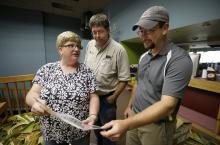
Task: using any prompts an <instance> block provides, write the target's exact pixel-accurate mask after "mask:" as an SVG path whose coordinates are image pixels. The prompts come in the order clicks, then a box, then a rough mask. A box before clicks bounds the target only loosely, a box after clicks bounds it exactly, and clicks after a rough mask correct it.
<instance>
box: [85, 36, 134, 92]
mask: <svg viewBox="0 0 220 145" xmlns="http://www.w3.org/2000/svg"><path fill="white" fill-rule="evenodd" d="M85 64H86V65H87V66H88V67H89V68H91V69H92V70H93V72H94V74H95V75H96V82H97V86H98V90H97V93H98V95H105V94H108V93H109V92H112V91H115V90H116V87H117V84H118V82H119V81H129V80H130V67H129V61H128V55H127V52H126V50H125V49H124V48H123V47H122V46H121V44H119V43H118V42H116V41H115V40H113V39H111V38H109V40H108V41H107V42H106V43H105V44H104V46H103V47H97V46H96V42H95V40H91V41H90V42H89V43H88V45H87V48H86V54H85Z"/></svg>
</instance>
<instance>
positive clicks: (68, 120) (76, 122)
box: [55, 112, 101, 131]
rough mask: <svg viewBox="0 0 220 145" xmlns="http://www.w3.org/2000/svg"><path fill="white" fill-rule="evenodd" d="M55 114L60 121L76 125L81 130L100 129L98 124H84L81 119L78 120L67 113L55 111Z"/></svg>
mask: <svg viewBox="0 0 220 145" xmlns="http://www.w3.org/2000/svg"><path fill="white" fill-rule="evenodd" d="M55 116H56V117H58V118H59V119H61V120H62V121H64V122H66V123H68V124H70V125H72V126H74V127H76V128H79V129H82V130H84V131H85V130H94V129H101V127H100V126H96V125H88V124H84V123H83V122H82V121H80V120H79V119H77V118H75V117H73V116H71V115H68V114H63V113H57V112H56V113H55Z"/></svg>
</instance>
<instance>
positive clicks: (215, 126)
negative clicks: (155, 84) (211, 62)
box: [178, 78, 220, 143]
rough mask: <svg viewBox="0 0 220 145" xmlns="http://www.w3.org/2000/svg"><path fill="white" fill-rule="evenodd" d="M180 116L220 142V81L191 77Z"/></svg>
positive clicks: (193, 127)
mask: <svg viewBox="0 0 220 145" xmlns="http://www.w3.org/2000/svg"><path fill="white" fill-rule="evenodd" d="M178 117H180V118H181V119H185V120H187V121H190V122H191V123H192V129H194V130H195V131H198V132H200V133H202V134H204V135H206V136H207V137H209V138H210V139H213V140H214V141H217V142H218V143H220V82H215V81H207V80H204V79H196V78H194V79H191V81H190V84H189V88H188V89H187V90H186V92H185V95H184V99H183V101H182V105H181V106H180V109H179V112H178Z"/></svg>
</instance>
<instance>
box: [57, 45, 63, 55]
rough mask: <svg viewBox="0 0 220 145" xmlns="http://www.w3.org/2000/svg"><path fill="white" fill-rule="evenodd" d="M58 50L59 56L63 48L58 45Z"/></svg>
mask: <svg viewBox="0 0 220 145" xmlns="http://www.w3.org/2000/svg"><path fill="white" fill-rule="evenodd" d="M58 52H59V54H60V56H62V55H63V49H62V47H59V48H58Z"/></svg>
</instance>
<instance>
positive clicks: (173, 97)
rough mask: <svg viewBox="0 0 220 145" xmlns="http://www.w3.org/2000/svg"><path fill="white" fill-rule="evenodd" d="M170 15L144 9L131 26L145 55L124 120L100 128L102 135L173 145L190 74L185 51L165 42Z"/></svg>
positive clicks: (139, 144)
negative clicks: (178, 114)
mask: <svg viewBox="0 0 220 145" xmlns="http://www.w3.org/2000/svg"><path fill="white" fill-rule="evenodd" d="M168 28H169V14H168V11H167V9H166V8H164V7H162V6H153V7H150V8H149V9H147V10H146V11H145V12H144V13H143V14H142V16H141V17H140V19H139V21H138V22H137V23H136V24H135V25H134V26H133V30H137V33H138V35H139V37H140V39H141V40H142V41H143V43H144V46H145V48H146V49H147V52H146V53H144V54H143V55H142V56H141V57H140V60H139V66H138V75H137V83H136V84H135V85H134V87H133V90H132V94H131V99H130V101H129V104H128V107H127V109H126V111H125V116H126V117H128V118H127V119H125V120H115V121H111V122H110V123H107V124H106V125H104V126H103V129H108V128H111V129H110V130H108V131H102V132H101V134H102V135H103V136H105V137H108V138H110V139H111V140H117V139H119V137H120V136H121V135H122V134H123V133H124V132H126V131H127V130H129V131H128V132H127V136H126V144H127V145H172V142H173V134H174V131H175V123H176V119H175V118H176V114H177V111H178V109H179V105H180V103H181V100H182V98H183V94H184V90H185V89H186V87H187V86H188V83H189V81H190V78H191V74H192V61H191V59H190V57H189V55H188V53H187V52H186V51H184V50H183V49H181V48H179V47H178V46H176V45H175V44H173V43H171V42H169V41H168V40H167V33H168Z"/></svg>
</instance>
